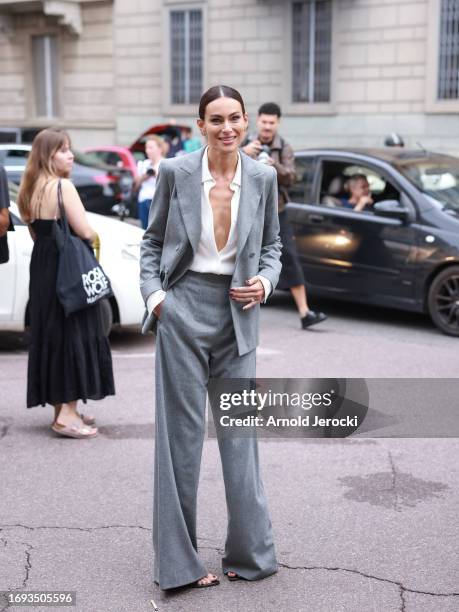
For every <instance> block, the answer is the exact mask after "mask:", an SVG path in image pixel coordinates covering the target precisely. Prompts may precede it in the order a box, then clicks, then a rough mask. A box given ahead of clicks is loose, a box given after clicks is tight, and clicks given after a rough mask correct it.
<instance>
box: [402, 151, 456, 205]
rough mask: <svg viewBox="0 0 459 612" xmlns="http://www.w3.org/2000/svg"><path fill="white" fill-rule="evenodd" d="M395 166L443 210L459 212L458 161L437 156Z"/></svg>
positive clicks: (444, 156) (453, 158) (445, 156)
mask: <svg viewBox="0 0 459 612" xmlns="http://www.w3.org/2000/svg"><path fill="white" fill-rule="evenodd" d="M397 166H398V169H399V170H400V172H401V173H402V174H404V175H405V176H406V178H407V179H408V180H410V181H411V182H412V183H414V184H415V185H416V187H418V188H419V189H420V190H421V191H422V192H423V193H425V194H427V195H428V196H430V197H431V198H433V199H434V200H436V201H437V202H439V203H440V204H442V205H443V206H444V207H445V208H448V209H454V210H455V211H456V212H459V159H457V158H455V157H449V156H447V155H439V156H435V157H429V158H425V159H416V160H410V161H404V162H402V163H400V164H397Z"/></svg>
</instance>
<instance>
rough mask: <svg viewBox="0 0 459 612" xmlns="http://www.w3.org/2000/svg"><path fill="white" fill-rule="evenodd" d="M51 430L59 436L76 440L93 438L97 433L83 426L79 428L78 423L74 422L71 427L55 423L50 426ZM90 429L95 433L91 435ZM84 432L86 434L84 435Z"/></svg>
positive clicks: (96, 430)
mask: <svg viewBox="0 0 459 612" xmlns="http://www.w3.org/2000/svg"><path fill="white" fill-rule="evenodd" d="M51 429H52V430H53V431H54V432H56V433H57V434H59V435H60V436H64V437H66V438H77V439H79V440H83V439H84V438H95V437H96V436H97V434H98V433H99V431H98V429H97V428H92V427H87V426H85V425H83V426H81V425H80V424H79V423H78V421H74V422H73V423H72V424H71V425H62V423H58V422H57V421H56V422H55V423H53V424H52V426H51ZM91 429H95V431H93V432H92V433H91ZM85 431H86V432H87V433H84V432H85Z"/></svg>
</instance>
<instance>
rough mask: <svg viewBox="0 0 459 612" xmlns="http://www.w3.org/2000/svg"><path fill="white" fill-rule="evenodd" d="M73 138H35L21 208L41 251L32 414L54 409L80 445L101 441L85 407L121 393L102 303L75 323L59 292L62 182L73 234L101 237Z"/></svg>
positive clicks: (35, 290) (35, 278) (34, 277)
mask: <svg viewBox="0 0 459 612" xmlns="http://www.w3.org/2000/svg"><path fill="white" fill-rule="evenodd" d="M72 165H73V154H72V151H71V149H70V139H69V137H68V135H67V134H66V133H65V132H64V131H62V130H57V129H46V130H43V131H41V132H40V133H39V134H37V136H36V137H35V139H34V141H33V144H32V150H31V152H30V155H29V158H28V162H27V167H26V169H25V172H24V176H23V178H22V181H21V186H20V190H19V196H18V205H19V209H20V212H21V216H22V219H23V220H24V222H25V223H27V224H28V226H29V230H30V233H31V235H32V238H33V239H34V247H33V251H32V257H31V262H30V297H29V313H30V331H31V341H30V347H29V365H28V380H27V407H28V408H31V407H32V406H37V405H42V406H45V405H46V404H52V405H53V406H54V409H55V417H54V422H53V425H52V429H53V430H54V431H55V432H56V433H58V434H60V435H64V436H68V437H72V438H93V437H94V436H96V435H97V428H96V427H90V426H89V425H92V424H93V423H94V418H93V417H85V416H84V415H81V414H79V413H78V411H77V402H78V400H83V402H86V401H87V400H88V399H91V400H96V399H102V398H103V397H105V396H106V395H113V394H114V393H115V388H114V381H113V371H112V359H111V353H110V345H109V343H108V339H107V338H106V336H105V335H104V333H103V326H102V318H101V312H100V306H99V304H96V305H93V306H90V307H88V308H85V309H83V310H80V311H77V312H75V313H73V314H71V315H69V316H68V317H66V316H65V313H64V310H63V308H62V306H61V303H60V302H59V299H58V297H57V293H56V278H57V267H58V250H57V246H56V240H55V234H56V230H57V226H58V225H59V224H60V220H59V219H58V217H59V208H58V200H57V187H58V183H59V181H60V182H61V186H62V194H63V201H64V207H65V211H66V215H67V218H68V221H69V224H70V227H71V229H72V231H73V232H74V233H75V234H76V235H77V236H79V237H80V238H82V239H83V240H89V241H90V242H93V241H94V239H95V238H96V236H97V234H96V233H95V231H94V230H93V229H92V228H91V226H90V225H89V223H88V220H87V217H86V212H85V210H84V207H83V204H82V203H81V200H80V198H79V196H78V192H77V191H76V189H75V187H74V185H73V183H72V182H71V181H70V180H69V179H68V178H67V177H68V176H69V175H70V172H71V170H72Z"/></svg>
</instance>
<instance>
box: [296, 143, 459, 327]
mask: <svg viewBox="0 0 459 612" xmlns="http://www.w3.org/2000/svg"><path fill="white" fill-rule="evenodd" d="M295 163H296V175H297V180H296V183H295V184H294V185H293V186H292V187H291V189H290V202H289V203H288V204H287V211H288V213H287V214H288V217H289V219H290V221H291V223H292V226H293V232H294V235H295V239H296V245H297V248H298V252H299V254H300V258H301V261H302V265H303V268H304V272H305V275H306V280H307V286H308V289H309V290H310V291H311V292H315V293H317V294H322V295H325V296H329V297H336V298H340V299H346V300H352V301H356V302H364V303H368V304H376V305H380V306H389V307H395V308H400V309H403V310H410V311H414V312H425V313H428V314H429V315H430V317H431V319H432V321H433V322H434V324H435V325H436V326H437V327H438V328H439V329H440V330H441V331H442V332H444V333H445V334H449V335H452V336H459V159H457V158H455V157H452V156H448V155H441V154H437V153H432V152H428V151H423V150H419V151H415V150H412V151H409V150H404V149H379V150H378V149H375V150H373V149H346V150H343V149H311V150H303V151H300V152H297V153H296V154H295ZM354 174H364V175H365V176H366V177H367V179H368V182H369V185H370V190H371V194H372V198H373V200H374V204H373V205H372V206H371V207H370V208H369V209H368V210H364V211H362V212H355V211H353V210H352V209H349V208H344V207H343V206H342V201H343V198H344V197H345V196H346V181H347V179H348V178H349V177H350V176H352V175H354Z"/></svg>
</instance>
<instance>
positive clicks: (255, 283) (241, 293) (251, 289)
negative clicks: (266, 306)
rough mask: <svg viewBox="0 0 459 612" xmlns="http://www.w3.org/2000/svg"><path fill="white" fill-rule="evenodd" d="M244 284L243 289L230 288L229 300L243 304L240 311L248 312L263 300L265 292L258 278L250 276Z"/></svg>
mask: <svg viewBox="0 0 459 612" xmlns="http://www.w3.org/2000/svg"><path fill="white" fill-rule="evenodd" d="M245 284H246V286H245V287H232V288H231V289H230V298H231V299H232V300H234V301H235V302H239V303H241V304H245V306H243V308H242V310H249V308H253V307H254V306H255V305H256V304H259V303H260V302H262V301H263V300H264V298H265V290H264V287H263V283H262V282H261V280H260V279H259V278H258V276H252V278H249V279H248V280H246V281H245Z"/></svg>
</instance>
